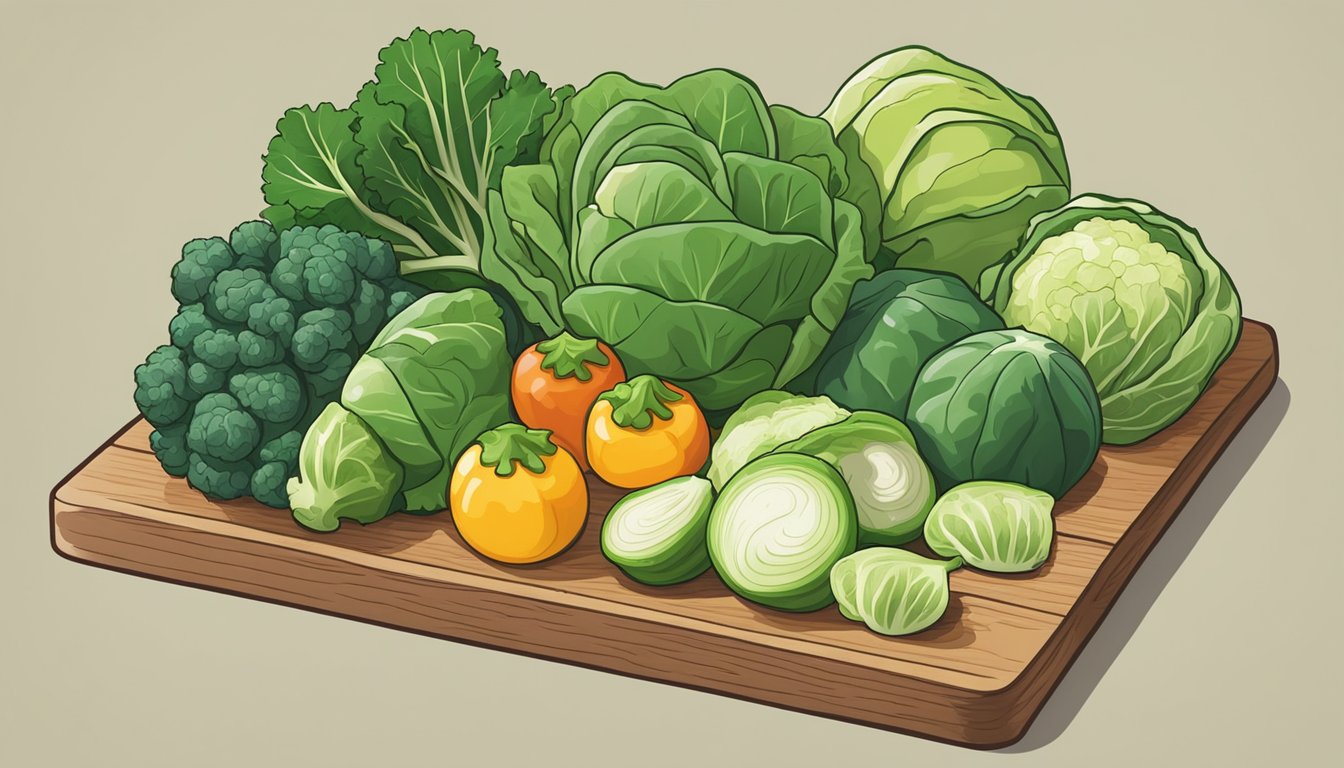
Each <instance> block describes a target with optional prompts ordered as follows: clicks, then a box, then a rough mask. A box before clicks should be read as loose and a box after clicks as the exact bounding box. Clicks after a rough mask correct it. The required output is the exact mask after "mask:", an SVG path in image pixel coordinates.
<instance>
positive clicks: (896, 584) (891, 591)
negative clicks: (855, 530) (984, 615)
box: [831, 547, 961, 635]
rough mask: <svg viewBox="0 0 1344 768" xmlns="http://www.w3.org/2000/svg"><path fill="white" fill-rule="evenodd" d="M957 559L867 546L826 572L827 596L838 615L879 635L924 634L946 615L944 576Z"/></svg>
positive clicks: (955, 564) (949, 571)
mask: <svg viewBox="0 0 1344 768" xmlns="http://www.w3.org/2000/svg"><path fill="white" fill-rule="evenodd" d="M959 567H961V558H959V557H954V558H952V559H951V560H933V559H930V558H927V557H922V556H920V555H917V554H915V553H914V552H909V551H906V550H904V549H895V548H892V547H873V548H871V549H862V550H859V551H858V552H855V553H854V554H852V555H850V556H848V557H846V558H844V559H843V560H841V561H840V562H838V563H836V564H835V567H834V568H832V569H831V591H832V592H833V593H835V600H836V603H837V604H838V605H839V607H840V613H841V614H843V615H844V617H845V618H847V619H850V620H852V621H862V622H863V623H864V624H866V625H868V628H869V629H871V630H873V631H874V632H878V633H880V634H883V635H909V634H914V633H915V632H919V631H921V630H925V629H928V628H929V627H931V626H933V625H934V624H935V623H937V622H938V619H940V618H942V616H943V613H944V612H946V611H947V603H948V599H949V597H950V594H949V590H948V584H947V575H948V574H949V573H951V572H952V571H955V570H956V569H957V568H959Z"/></svg>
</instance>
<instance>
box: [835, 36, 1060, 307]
mask: <svg viewBox="0 0 1344 768" xmlns="http://www.w3.org/2000/svg"><path fill="white" fill-rule="evenodd" d="M822 117H824V118H826V120H827V121H828V122H829V123H830V124H831V125H832V126H833V127H834V128H835V132H836V139H837V141H838V142H839V144H840V148H841V150H842V151H844V153H845V155H846V156H847V157H849V158H850V159H852V160H855V161H858V162H860V163H863V164H865V165H867V166H868V167H869V168H870V169H871V170H872V173H873V176H874V177H875V178H876V180H877V189H876V195H877V197H878V200H877V202H876V205H875V206H873V207H876V208H878V209H880V211H881V220H880V229H881V238H882V245H883V247H884V249H885V253H884V254H882V255H880V256H879V258H878V259H877V260H875V262H874V264H875V265H876V266H877V267H878V268H879V269H880V268H882V267H885V266H888V265H889V264H890V263H892V262H893V261H894V263H895V264H896V265H897V266H902V267H917V268H927V269H937V270H942V271H945V272H952V273H954V274H956V275H958V276H960V277H961V278H962V279H964V280H966V282H968V283H970V284H971V285H975V284H976V282H977V280H978V279H979V276H980V273H981V271H983V270H984V269H985V268H986V267H989V266H991V265H993V264H996V263H998V262H1000V261H1002V260H1003V259H1005V258H1007V257H1008V256H1009V255H1011V253H1012V251H1013V249H1014V247H1015V246H1016V245H1017V242H1018V239H1019V238H1020V237H1021V236H1022V234H1023V232H1024V231H1025V230H1026V228H1027V224H1028V222H1029V221H1030V220H1031V217H1032V216H1034V215H1036V214H1038V213H1040V212H1042V211H1048V210H1050V209H1052V208H1054V207H1056V206H1058V205H1062V204H1063V203H1064V202H1065V201H1066V200H1068V198H1069V167H1068V163H1067V162H1066V160H1065V158H1064V146H1063V144H1062V143H1061V142H1060V138H1059V131H1058V130H1057V129H1056V128H1055V124H1054V122H1053V121H1052V120H1051V119H1050V116H1049V115H1048V114H1046V112H1045V109H1044V108H1042V107H1041V105H1040V104H1039V103H1038V102H1036V101H1035V100H1034V99H1032V98H1030V97H1028V96H1023V95H1022V94H1019V93H1015V92H1013V91H1011V90H1009V89H1008V88H1005V87H1004V86H1002V85H1000V84H999V83H997V82H995V81H994V80H993V79H992V78H990V77H989V76H988V75H986V74H985V73H983V72H980V71H977V70H975V69H971V68H970V67H967V66H963V65H961V64H958V63H956V62H954V61H951V60H949V59H947V58H945V57H943V56H942V55H940V54H938V53H936V52H934V51H931V50H929V49H927V48H920V47H917V46H912V47H909V48H900V49H897V50H895V51H892V52H890V53H887V54H883V55H882V56H879V57H878V58H876V59H874V60H873V61H871V62H869V63H868V64H867V65H865V66H864V67H863V68H862V69H860V70H859V71H858V72H856V73H855V74H854V75H853V76H852V77H851V78H850V79H849V80H848V81H847V82H846V83H845V84H844V85H842V86H841V87H840V90H839V91H838V92H837V93H836V94H835V98H834V99H832V101H831V104H830V106H828V107H827V108H826V111H825V112H823V113H822ZM851 175H854V174H851Z"/></svg>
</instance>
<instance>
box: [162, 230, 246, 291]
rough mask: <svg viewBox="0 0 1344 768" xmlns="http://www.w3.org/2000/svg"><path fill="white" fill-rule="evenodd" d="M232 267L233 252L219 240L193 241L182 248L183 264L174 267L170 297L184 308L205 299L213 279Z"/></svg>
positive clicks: (226, 244)
mask: <svg viewBox="0 0 1344 768" xmlns="http://www.w3.org/2000/svg"><path fill="white" fill-rule="evenodd" d="M233 265H234V255H233V251H231V250H229V244H228V243H226V242H224V241H223V240H221V239H220V238H218V237H210V238H205V239H202V240H192V241H191V242H189V243H187V244H186V245H184V246H182V260H181V261H179V262H177V263H176V264H174V265H173V272H172V278H173V296H175V297H176V298H177V300H178V301H180V302H182V303H183V304H192V303H195V302H198V301H200V300H201V299H204V298H205V294H206V292H207V291H209V290H210V284H211V283H213V282H214V281H215V277H216V276H217V275H218V274H219V273H220V272H223V271H224V270H226V269H228V268H229V267H232V266H233Z"/></svg>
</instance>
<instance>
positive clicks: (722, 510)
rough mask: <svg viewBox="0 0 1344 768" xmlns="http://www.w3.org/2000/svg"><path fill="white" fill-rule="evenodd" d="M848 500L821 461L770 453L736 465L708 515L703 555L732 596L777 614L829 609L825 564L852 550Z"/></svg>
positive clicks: (851, 515) (842, 486)
mask: <svg viewBox="0 0 1344 768" xmlns="http://www.w3.org/2000/svg"><path fill="white" fill-rule="evenodd" d="M855 529H856V525H855V519H854V500H853V498H852V497H851V496H850V493H849V488H848V487H847V486H846V485H845V481H844V478H842V477H840V474H839V473H838V472H836V471H835V468H833V467H832V466H831V465H829V464H827V463H826V462H824V461H822V460H821V459H817V458H813V457H811V456H804V455H802V454H798V453H772V454H770V455H769V456H762V457H761V458H759V459H756V460H755V461H753V462H751V463H750V464H748V465H747V466H745V467H743V468H742V469H741V470H740V471H739V472H738V473H737V474H735V475H733V477H732V479H731V480H729V481H728V484H727V485H725V486H724V488H723V492H722V493H721V494H719V499H718V501H716V502H715V503H714V509H713V510H712V511H711V512H710V514H709V557H710V559H711V560H712V561H713V563H714V568H715V569H716V570H718V572H719V577H720V578H722V579H723V581H724V583H725V584H727V585H728V586H729V587H730V588H731V589H732V590H733V591H734V592H736V593H737V594H739V595H741V596H742V597H745V598H746V599H748V600H752V601H755V602H757V603H760V604H762V605H767V606H770V607H772V608H778V609H780V610H785V611H815V610H818V609H820V608H825V607H826V606H827V605H830V604H831V601H832V599H833V598H832V596H831V589H830V583H829V578H830V576H829V574H830V572H831V566H833V565H835V563H836V561H838V560H839V559H840V558H842V557H844V556H845V555H848V554H849V553H851V552H853V551H854V548H855V546H856V544H857V539H856V530H855Z"/></svg>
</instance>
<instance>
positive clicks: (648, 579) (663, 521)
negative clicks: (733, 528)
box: [602, 476, 714, 585]
mask: <svg viewBox="0 0 1344 768" xmlns="http://www.w3.org/2000/svg"><path fill="white" fill-rule="evenodd" d="M713 504H714V489H713V487H712V486H710V484H709V481H708V480H706V479H704V478H702V477H695V476H691V477H678V478H674V479H672V480H668V481H666V482H663V483H659V484H658V485H655V486H652V487H649V488H645V489H643V490H639V491H635V492H634V493H632V494H629V495H628V496H626V497H624V498H623V499H621V500H620V501H618V502H616V506H614V507H612V508H611V511H610V512H608V513H607V519H606V520H605V521H603V523H602V553H603V554H604V555H606V556H607V559H608V560H610V561H611V562H613V563H615V564H616V565H617V566H619V567H620V569H621V570H622V571H625V573H626V575H628V576H629V577H630V578H632V579H634V580H635V581H639V582H643V583H645V584H655V585H661V584H678V583H680V582H683V581H689V580H691V579H693V578H695V577H696V576H699V575H700V574H702V573H704V572H705V571H706V570H707V569H708V568H709V565H710V563H709V550H708V549H707V548H706V545H705V536H706V531H707V528H708V525H709V510H710V508H711V507H712V506H713Z"/></svg>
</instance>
